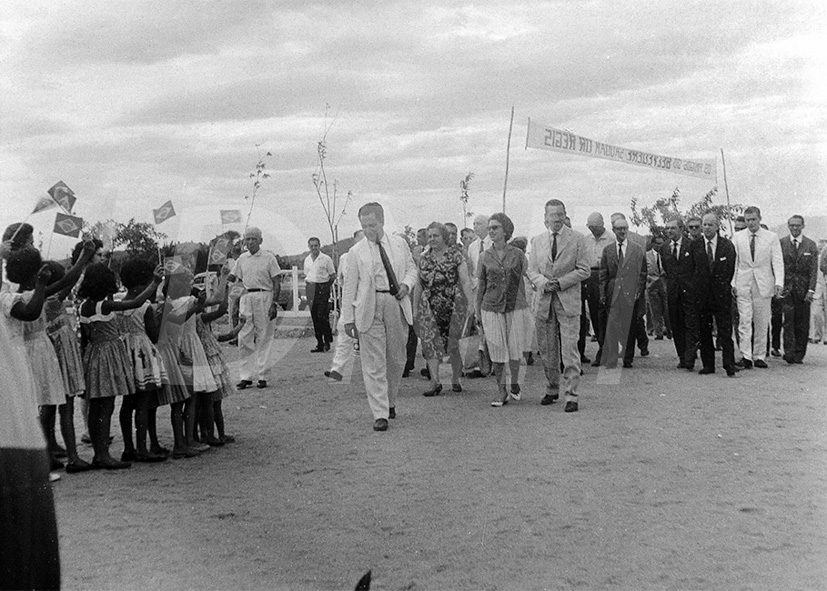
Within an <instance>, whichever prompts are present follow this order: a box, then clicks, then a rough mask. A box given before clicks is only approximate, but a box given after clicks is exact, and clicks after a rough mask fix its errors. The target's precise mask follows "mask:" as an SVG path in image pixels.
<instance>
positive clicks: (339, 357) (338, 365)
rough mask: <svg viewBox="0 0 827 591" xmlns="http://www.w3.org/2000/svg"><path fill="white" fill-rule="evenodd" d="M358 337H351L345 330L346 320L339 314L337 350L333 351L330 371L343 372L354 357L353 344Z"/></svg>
mask: <svg viewBox="0 0 827 591" xmlns="http://www.w3.org/2000/svg"><path fill="white" fill-rule="evenodd" d="M355 342H356V339H354V338H353V337H349V336H348V335H347V333H346V332H345V321H344V319H343V318H342V316H341V314H340V315H339V322H337V323H336V350H335V351H334V352H333V364H332V365H331V366H330V371H335V372H337V373H339V374H342V373H343V372H344V370H345V366H346V365H347V364H348V363H349V362H350V360H351V359H352V358H353V344H354V343H355Z"/></svg>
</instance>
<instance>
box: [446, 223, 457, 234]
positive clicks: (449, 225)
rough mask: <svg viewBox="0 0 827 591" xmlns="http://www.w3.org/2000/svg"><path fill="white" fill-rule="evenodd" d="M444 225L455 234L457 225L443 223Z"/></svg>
mask: <svg viewBox="0 0 827 591" xmlns="http://www.w3.org/2000/svg"><path fill="white" fill-rule="evenodd" d="M445 225H446V226H447V227H448V228H451V229H452V230H454V232H456V231H457V230H458V228H457V225H456V224H455V223H454V222H445Z"/></svg>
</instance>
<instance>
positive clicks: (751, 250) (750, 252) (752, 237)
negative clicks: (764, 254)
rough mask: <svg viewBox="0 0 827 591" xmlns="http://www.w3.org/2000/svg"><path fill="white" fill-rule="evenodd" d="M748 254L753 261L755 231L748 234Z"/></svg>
mask: <svg viewBox="0 0 827 591" xmlns="http://www.w3.org/2000/svg"><path fill="white" fill-rule="evenodd" d="M749 256H751V257H752V262H755V232H752V233H750V235H749Z"/></svg>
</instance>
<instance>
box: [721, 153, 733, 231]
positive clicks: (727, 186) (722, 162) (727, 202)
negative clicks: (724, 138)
mask: <svg viewBox="0 0 827 591" xmlns="http://www.w3.org/2000/svg"><path fill="white" fill-rule="evenodd" d="M721 165H722V166H723V168H724V190H725V191H726V206H727V213H730V215H728V216H727V219H728V220H729V235H730V236H734V235H735V232H734V230H733V229H732V215H731V211H730V207H732V206H731V205H730V203H729V185H728V184H727V181H726V159H725V158H724V149H723V148H721Z"/></svg>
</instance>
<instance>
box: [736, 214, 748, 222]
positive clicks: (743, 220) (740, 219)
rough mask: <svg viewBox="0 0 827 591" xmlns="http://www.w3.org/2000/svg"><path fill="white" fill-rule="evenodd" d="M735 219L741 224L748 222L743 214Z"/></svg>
mask: <svg viewBox="0 0 827 591" xmlns="http://www.w3.org/2000/svg"><path fill="white" fill-rule="evenodd" d="M735 221H736V222H738V223H741V224H746V223H747V220H746V218H745V217H744V216H742V215H739V216H738V217H737V218H735Z"/></svg>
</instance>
